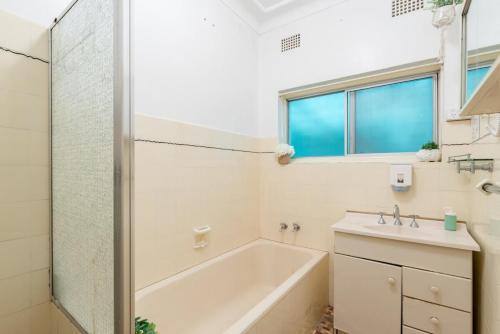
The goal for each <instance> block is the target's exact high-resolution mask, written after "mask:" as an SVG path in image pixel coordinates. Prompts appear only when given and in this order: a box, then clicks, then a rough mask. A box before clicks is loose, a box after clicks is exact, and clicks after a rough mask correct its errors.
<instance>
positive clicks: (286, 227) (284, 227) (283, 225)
mask: <svg viewBox="0 0 500 334" xmlns="http://www.w3.org/2000/svg"><path fill="white" fill-rule="evenodd" d="M287 229H288V224H286V223H280V232H284V231H286V230H287Z"/></svg>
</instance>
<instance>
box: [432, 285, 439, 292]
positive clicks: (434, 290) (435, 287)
mask: <svg viewBox="0 0 500 334" xmlns="http://www.w3.org/2000/svg"><path fill="white" fill-rule="evenodd" d="M430 289H431V292H432V293H439V288H438V287H437V286H431V287H430Z"/></svg>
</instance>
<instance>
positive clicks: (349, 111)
mask: <svg viewBox="0 0 500 334" xmlns="http://www.w3.org/2000/svg"><path fill="white" fill-rule="evenodd" d="M425 78H432V83H433V87H432V91H433V97H434V98H433V107H432V108H433V124H432V134H433V135H432V137H433V141H434V142H436V143H439V71H437V70H436V71H429V72H424V73H420V74H413V75H406V76H401V77H398V78H393V79H386V80H379V81H374V82H371V83H367V84H359V85H352V86H347V87H343V88H339V89H332V90H326V91H322V92H321V93H317V94H304V95H300V93H299V95H298V96H296V97H291V98H287V97H286V95H280V106H279V109H280V117H279V123H280V129H281V131H283V126H284V127H285V129H284V133H282V134H281V136H280V137H281V138H280V141H281V140H284V141H285V142H286V143H287V144H290V123H289V111H288V103H289V102H290V101H296V100H301V99H305V98H311V97H315V96H323V95H328V94H334V93H340V92H345V107H344V155H338V156H333V155H332V156H321V157H320V156H317V157H303V158H302V157H300V158H298V159H304V158H345V157H370V156H373V157H380V156H402V155H409V154H415V153H416V152H392V153H353V152H355V148H356V146H355V145H356V142H355V134H356V130H355V127H356V125H355V122H353V120H354V117H355V115H356V99H355V92H356V91H359V90H363V89H369V88H375V87H381V86H387V85H390V84H397V83H402V82H408V81H413V80H418V79H425ZM312 87H314V86H312ZM318 87H319V85H318ZM310 88H311V86H308V87H307V89H310ZM349 102H350V103H349Z"/></svg>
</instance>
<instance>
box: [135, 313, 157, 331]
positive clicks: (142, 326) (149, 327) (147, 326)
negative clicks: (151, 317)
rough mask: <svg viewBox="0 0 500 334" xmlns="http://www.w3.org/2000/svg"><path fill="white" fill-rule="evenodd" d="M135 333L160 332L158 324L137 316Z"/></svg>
mask: <svg viewBox="0 0 500 334" xmlns="http://www.w3.org/2000/svg"><path fill="white" fill-rule="evenodd" d="M135 334H158V332H157V331H156V325H155V324H154V323H152V322H149V321H148V319H141V317H137V318H135Z"/></svg>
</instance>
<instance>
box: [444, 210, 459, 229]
mask: <svg viewBox="0 0 500 334" xmlns="http://www.w3.org/2000/svg"><path fill="white" fill-rule="evenodd" d="M444 229H445V230H447V231H456V230H457V214H456V212H455V211H454V210H453V208H451V207H445V208H444Z"/></svg>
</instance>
